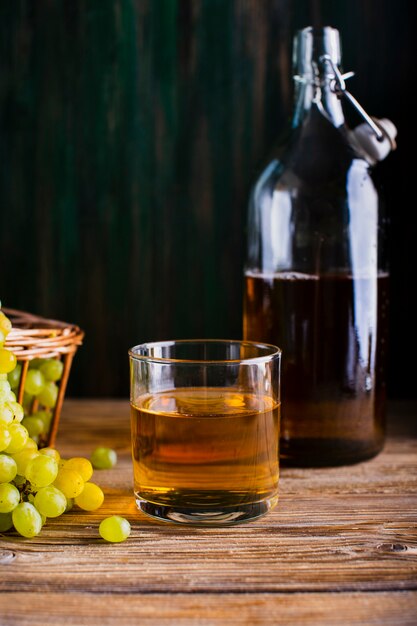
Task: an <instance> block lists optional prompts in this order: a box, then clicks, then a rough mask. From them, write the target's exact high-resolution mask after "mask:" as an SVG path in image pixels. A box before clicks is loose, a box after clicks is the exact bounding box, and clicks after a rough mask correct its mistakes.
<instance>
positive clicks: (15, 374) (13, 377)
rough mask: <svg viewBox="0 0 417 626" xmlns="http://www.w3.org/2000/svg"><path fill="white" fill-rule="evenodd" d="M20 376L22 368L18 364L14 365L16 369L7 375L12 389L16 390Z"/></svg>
mask: <svg viewBox="0 0 417 626" xmlns="http://www.w3.org/2000/svg"><path fill="white" fill-rule="evenodd" d="M21 374H22V366H21V364H20V363H17V364H16V367H15V368H14V369H13V370H12V371H11V372H9V373H8V374H7V379H8V381H9V383H10V387H11V388H12V389H17V387H18V386H19V383H20V376H21Z"/></svg>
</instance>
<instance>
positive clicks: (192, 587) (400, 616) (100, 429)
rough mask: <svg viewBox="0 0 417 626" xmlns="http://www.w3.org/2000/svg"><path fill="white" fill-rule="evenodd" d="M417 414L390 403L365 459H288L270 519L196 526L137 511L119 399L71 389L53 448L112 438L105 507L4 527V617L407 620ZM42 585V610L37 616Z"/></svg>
mask: <svg viewBox="0 0 417 626" xmlns="http://www.w3.org/2000/svg"><path fill="white" fill-rule="evenodd" d="M415 415H416V407H415V406H411V407H407V406H406V407H404V406H402V405H399V406H396V407H393V409H392V412H391V422H390V423H391V424H392V428H391V429H390V432H391V433H392V434H391V435H390V437H389V439H388V442H387V445H386V447H385V450H384V451H383V452H382V453H381V454H380V455H379V456H378V457H377V458H375V459H373V460H371V461H368V462H366V463H362V464H358V465H355V466H351V467H344V468H334V469H315V470H305V469H302V470H301V469H288V468H283V469H282V475H281V481H280V491H281V498H280V502H279V504H278V507H277V508H276V509H275V511H273V512H272V513H270V514H269V515H268V516H266V517H264V518H262V519H260V520H258V521H255V522H252V523H250V524H247V525H241V526H235V527H233V528H229V529H220V528H217V529H215V528H212V529H197V528H184V527H178V526H175V525H167V524H163V523H160V524H158V523H155V522H153V521H152V520H150V519H148V518H146V517H145V516H144V515H143V514H141V513H139V512H138V511H137V510H136V508H135V505H134V501H133V495H132V486H131V482H132V481H131V461H130V450H129V443H130V442H129V407H128V404H127V402H123V401H94V400H92V401H70V400H68V401H67V402H66V403H65V405H64V412H63V416H62V423H61V428H60V432H59V437H58V443H57V447H58V449H60V450H61V452H62V453H63V454H64V455H65V456H67V457H68V456H70V455H76V454H85V455H88V454H90V453H91V451H92V450H93V448H94V447H95V446H96V445H101V444H103V445H111V446H112V447H114V448H115V449H116V450H117V452H118V455H119V462H118V465H117V467H116V468H115V469H113V470H108V471H96V472H95V480H96V481H97V482H98V483H99V484H101V485H102V487H103V489H104V491H105V494H106V498H105V503H104V505H103V506H102V508H101V509H100V510H99V511H96V512H94V513H86V512H81V511H75V510H74V511H72V512H70V513H67V514H65V515H64V516H62V517H61V518H58V519H56V520H50V521H48V523H47V524H46V526H45V527H44V528H43V530H42V533H41V534H40V535H39V536H38V537H36V538H34V539H31V540H25V539H22V538H18V537H17V536H16V535H14V534H6V535H3V536H1V544H0V565H1V569H2V572H3V574H2V577H1V579H0V591H1V594H0V608H1V609H2V610H3V613H0V616H1V615H3V617H0V623H1V624H2V626H3V624H4V625H5V626H9V625H10V626H11V625H15V624H19V625H20V624H21V625H22V626H25V625H26V624H28V625H29V624H31V625H33V624H45V625H48V624H56V625H60V624H64V623H72V624H94V623H100V624H108V623H112V619H115V616H117V620H118V622H120V624H122V625H123V624H129V623H135V622H134V620H135V619H139V618H140V619H141V623H145V624H147V623H172V624H180V625H181V624H221V623H222V621H223V623H226V622H227V623H229V622H230V623H245V624H252V623H253V624H258V623H259V624H263V623H266V624H268V623H289V624H292V623H294V624H298V623H303V624H324V625H327V624H339V623H340V624H364V625H365V624H369V625H373V624H396V625H397V624H398V625H399V626H400V625H402V624H415V623H416V616H417V526H416V521H417V519H416V511H417V472H416V469H417V455H416V452H417V438H415V437H414V436H413V429H414V431H415ZM109 514H121V515H124V516H125V517H127V518H128V519H129V520H130V522H131V524H132V535H131V537H130V538H129V539H128V540H127V541H126V542H125V543H123V544H119V545H111V544H105V543H104V542H103V541H102V540H101V539H100V537H99V535H98V530H97V529H98V524H99V522H100V520H101V519H102V518H103V517H105V516H106V515H109ZM40 594H42V598H43V600H42V603H45V606H46V603H48V607H50V610H49V608H48V610H47V611H45V610H44V609H43V608H40V610H41V613H40V615H39V614H38V615H37V616H36V615H35V616H33V617H32V616H31V615H30V614H29V613H28V608H29V606H33V603H36V601H37V600H36V599H37V598H40V597H41V595H40ZM42 606H44V604H42ZM37 610H38V611H39V605H38V604H37ZM69 615H72V616H73V620H74V621H71V622H68V621H65V620H66V619H67V618H68V616H69ZM2 620H3V621H2ZM37 620H38V621H37ZM94 620H96V622H94ZM129 620H130V621H129ZM142 620H143V621H142Z"/></svg>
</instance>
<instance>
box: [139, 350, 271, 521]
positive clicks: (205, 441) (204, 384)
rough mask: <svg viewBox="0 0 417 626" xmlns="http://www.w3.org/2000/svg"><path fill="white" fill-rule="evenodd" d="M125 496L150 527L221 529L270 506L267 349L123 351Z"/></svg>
mask: <svg viewBox="0 0 417 626" xmlns="http://www.w3.org/2000/svg"><path fill="white" fill-rule="evenodd" d="M129 357H130V390H131V392H130V401H131V429H132V430H131V432H132V456H133V471H134V492H135V498H136V503H137V506H138V508H139V509H140V510H141V511H143V512H144V513H146V514H147V515H150V516H152V517H154V518H157V519H158V520H165V521H171V522H177V523H183V524H197V525H210V524H211V525H228V524H236V523H239V522H243V521H249V520H252V519H255V518H257V517H259V516H261V515H264V514H265V513H267V512H268V511H269V510H270V509H272V508H273V507H274V506H275V505H276V503H277V501H278V475H279V462H278V459H279V455H278V452H279V451H278V445H279V444H278V442H279V423H280V364H281V351H280V349H279V348H277V347H276V346H272V345H268V344H261V343H255V342H251V341H229V340H227V341H226V340H181V341H161V342H155V343H145V344H141V345H138V346H135V347H134V348H132V349H131V350H130V351H129Z"/></svg>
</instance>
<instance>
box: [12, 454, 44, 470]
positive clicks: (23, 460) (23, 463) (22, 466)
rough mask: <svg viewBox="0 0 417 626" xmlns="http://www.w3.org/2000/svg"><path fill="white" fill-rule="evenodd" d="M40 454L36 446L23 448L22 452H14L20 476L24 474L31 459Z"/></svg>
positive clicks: (13, 457) (13, 455) (13, 456)
mask: <svg viewBox="0 0 417 626" xmlns="http://www.w3.org/2000/svg"><path fill="white" fill-rule="evenodd" d="M37 456H39V452H38V451H37V449H36V448H23V450H21V451H20V452H16V454H12V456H11V458H12V459H13V460H14V462H15V463H16V465H17V473H18V475H19V476H24V475H25V473H26V468H27V466H28V463H29V461H31V460H32V459H34V458H35V457H37Z"/></svg>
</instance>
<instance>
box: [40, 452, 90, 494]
mask: <svg viewBox="0 0 417 626" xmlns="http://www.w3.org/2000/svg"><path fill="white" fill-rule="evenodd" d="M46 458H47V457H46ZM54 487H57V488H58V489H59V490H60V491H62V493H63V494H64V496H65V497H66V498H75V497H76V496H79V495H80V494H81V493H82V491H83V489H84V481H83V479H82V476H80V474H79V473H78V472H76V471H75V470H72V469H66V468H65V467H63V468H62V469H60V470H59V472H58V476H57V477H56V479H55V481H54Z"/></svg>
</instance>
